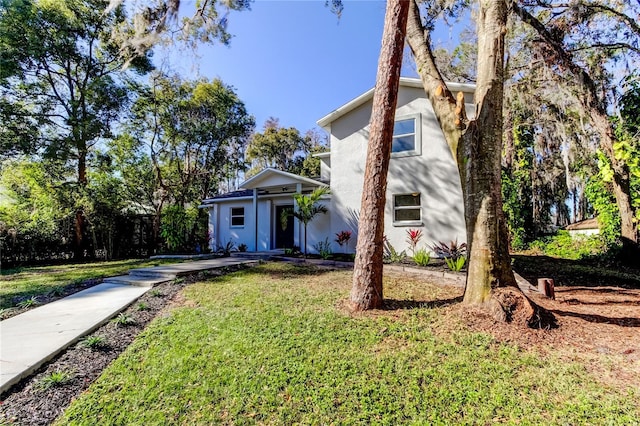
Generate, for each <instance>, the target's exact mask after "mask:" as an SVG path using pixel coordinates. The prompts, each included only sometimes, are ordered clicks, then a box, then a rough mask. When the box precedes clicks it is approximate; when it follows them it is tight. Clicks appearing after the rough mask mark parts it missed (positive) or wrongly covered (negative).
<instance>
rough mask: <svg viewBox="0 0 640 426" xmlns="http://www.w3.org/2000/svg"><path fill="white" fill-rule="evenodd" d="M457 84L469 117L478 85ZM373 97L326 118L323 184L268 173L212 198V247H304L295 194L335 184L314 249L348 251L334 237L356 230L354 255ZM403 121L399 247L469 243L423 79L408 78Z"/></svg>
mask: <svg viewBox="0 0 640 426" xmlns="http://www.w3.org/2000/svg"><path fill="white" fill-rule="evenodd" d="M449 87H450V89H451V90H452V91H454V92H460V91H461V92H463V93H464V94H465V100H466V109H467V114H468V115H470V116H472V115H473V104H472V98H473V90H474V86H473V85H469V84H460V83H450V84H449ZM372 99H373V89H371V90H369V91H367V92H366V93H364V94H362V95H360V96H358V97H357V98H355V99H353V100H351V101H350V102H348V103H346V104H345V105H343V106H341V107H340V108H338V109H336V110H335V111H333V112H331V113H329V114H327V115H326V116H325V117H323V118H321V119H320V120H318V125H319V126H321V127H322V128H324V129H325V130H326V131H327V132H328V133H329V134H330V146H331V149H330V151H329V152H326V153H322V154H317V157H319V159H320V161H321V176H320V177H319V178H318V179H309V178H306V177H302V176H297V175H294V174H291V173H287V172H283V171H279V170H274V169H265V170H263V171H262V172H260V173H258V174H257V175H255V176H253V177H252V178H250V179H248V180H247V181H245V182H244V183H242V184H241V186H240V188H241V190H239V191H234V192H231V193H227V194H222V195H218V196H215V197H213V198H209V199H206V200H204V201H203V203H202V205H201V207H202V208H206V209H208V210H209V231H210V235H211V244H212V247H216V246H218V245H224V244H226V243H227V242H228V241H229V240H232V241H233V242H235V243H236V244H241V243H243V244H246V245H247V247H248V250H249V251H265V250H273V249H277V248H282V247H291V246H293V245H296V246H299V247H300V246H301V242H303V241H304V229H303V227H302V225H301V224H300V223H298V221H297V219H294V218H292V217H289V218H288V219H287V221H285V222H284V223H283V221H282V220H281V219H282V212H283V210H285V209H288V208H294V199H293V194H294V193H296V192H298V193H308V192H311V191H312V190H313V189H315V188H317V187H319V186H322V185H328V186H329V187H330V189H331V194H330V195H328V196H327V197H325V198H324V199H323V200H322V202H323V203H324V204H325V205H326V206H327V208H328V213H327V214H325V215H322V214H321V215H319V216H317V217H316V218H315V219H314V220H313V221H311V222H310V223H309V225H308V229H307V232H308V237H307V240H308V250H309V251H310V252H313V251H314V249H313V245H315V244H317V243H318V242H320V241H324V240H325V238H327V239H328V241H329V242H331V243H332V249H333V251H334V252H337V251H340V250H345V247H343V248H340V247H339V246H338V244H337V243H336V242H335V241H334V240H335V238H336V233H339V232H340V231H343V230H350V231H352V233H353V237H352V239H351V241H350V242H349V247H347V248H346V250H347V251H349V252H353V251H354V249H355V245H356V238H357V223H358V212H359V210H360V202H361V199H360V197H361V192H362V185H363V175H364V168H365V158H366V149H367V142H368V138H369V120H370V117H371V107H372ZM395 120H396V124H395V130H394V138H393V145H392V154H391V163H390V166H389V175H388V185H387V193H386V199H387V200H386V210H385V235H386V236H387V239H388V240H389V242H390V243H391V244H392V245H393V246H394V247H395V248H396V249H397V250H404V249H406V248H407V246H408V244H407V242H406V238H407V230H408V229H421V230H422V233H423V238H422V240H421V243H420V246H422V245H425V246H426V245H430V244H433V243H435V242H438V241H445V242H449V241H451V240H456V239H457V240H458V242H464V241H466V232H465V222H464V209H463V202H462V190H461V186H460V178H459V175H458V171H457V167H456V164H455V161H454V159H453V157H452V155H451V151H450V150H449V147H448V145H447V143H446V141H445V139H444V135H443V134H442V131H441V129H440V126H439V124H438V122H437V120H436V117H435V114H434V112H433V109H432V107H431V103H430V102H429V100H428V99H427V98H426V96H425V94H424V90H423V88H422V83H421V82H420V80H418V79H414V78H404V77H403V78H401V79H400V87H399V92H398V104H397V109H396V117H395Z"/></svg>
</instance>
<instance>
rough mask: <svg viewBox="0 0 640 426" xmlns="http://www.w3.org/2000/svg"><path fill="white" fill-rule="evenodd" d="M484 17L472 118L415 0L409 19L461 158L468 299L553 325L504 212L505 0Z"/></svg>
mask: <svg viewBox="0 0 640 426" xmlns="http://www.w3.org/2000/svg"><path fill="white" fill-rule="evenodd" d="M477 21H478V81H477V85H476V91H475V103H476V118H475V119H474V120H471V121H470V120H468V119H467V117H466V115H465V110H464V96H463V94H462V93H459V94H458V95H457V97H455V98H454V96H453V95H452V94H451V92H450V91H449V90H448V89H447V87H446V85H445V82H444V80H443V79H442V76H441V74H440V72H439V70H438V68H437V66H436V64H435V60H434V57H433V53H432V52H431V46H430V34H429V32H428V30H425V28H424V26H423V25H422V20H421V17H420V11H419V8H418V5H417V2H416V1H415V0H414V1H413V2H412V7H411V9H410V12H409V23H408V25H407V40H408V42H409V45H410V47H411V50H412V52H413V55H414V58H415V61H416V65H417V69H418V73H419V75H420V78H421V79H422V83H423V86H424V89H425V92H426V94H427V97H428V98H429V100H430V101H431V104H432V105H433V109H434V111H435V113H436V117H437V119H438V122H439V124H440V127H441V128H442V131H443V134H444V137H445V139H446V141H447V143H448V145H449V148H450V150H451V152H452V154H453V156H454V158H455V159H456V160H457V164H458V170H459V173H460V179H461V182H462V190H463V197H464V204H465V220H466V225H467V241H468V246H469V267H468V274H467V283H466V288H465V295H464V303H466V304H481V305H482V306H484V307H485V308H486V309H487V310H488V311H490V312H491V313H492V314H493V315H494V316H495V317H497V318H499V319H502V320H507V321H519V322H521V323H522V324H526V325H528V326H530V327H547V326H554V323H555V320H554V318H553V316H552V315H550V314H548V313H546V312H545V311H544V310H542V309H540V308H539V307H538V306H536V305H535V304H534V303H533V302H531V301H530V300H529V299H528V298H527V297H526V296H525V295H524V294H523V293H522V292H521V291H520V290H519V289H518V287H517V285H516V281H515V278H514V275H513V271H512V269H511V258H510V257H509V250H508V241H509V239H508V232H507V226H506V222H505V219H504V214H503V212H502V195H501V179H500V166H501V164H500V161H501V159H500V156H501V150H502V135H503V126H502V125H503V123H502V103H503V66H504V34H505V32H506V21H507V4H506V1H505V0H499V1H498V0H482V1H480V7H479V13H478V18H477Z"/></svg>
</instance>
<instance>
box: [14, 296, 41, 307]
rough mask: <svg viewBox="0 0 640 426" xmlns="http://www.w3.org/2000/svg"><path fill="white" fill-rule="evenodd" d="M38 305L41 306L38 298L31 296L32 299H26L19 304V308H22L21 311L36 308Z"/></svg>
mask: <svg viewBox="0 0 640 426" xmlns="http://www.w3.org/2000/svg"><path fill="white" fill-rule="evenodd" d="M38 305H39V302H38V297H37V296H31V297H30V298H28V299H25V300H23V301H21V302H19V303H18V304H17V306H18V308H21V309H26V308H33V307H34V306H38Z"/></svg>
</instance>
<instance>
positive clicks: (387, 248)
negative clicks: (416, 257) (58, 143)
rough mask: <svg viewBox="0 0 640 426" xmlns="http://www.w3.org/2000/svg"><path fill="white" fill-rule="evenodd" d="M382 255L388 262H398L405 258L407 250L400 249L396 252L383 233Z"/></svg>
mask: <svg viewBox="0 0 640 426" xmlns="http://www.w3.org/2000/svg"><path fill="white" fill-rule="evenodd" d="M383 244H384V255H383V259H384V260H385V261H386V262H389V263H400V262H402V261H404V260H405V259H406V258H407V252H406V251H404V250H402V251H401V252H399V253H398V251H397V250H396V249H395V248H394V247H393V246H392V245H391V243H390V242H389V240H388V239H387V236H386V235H385V237H384V240H383Z"/></svg>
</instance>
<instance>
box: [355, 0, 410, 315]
mask: <svg viewBox="0 0 640 426" xmlns="http://www.w3.org/2000/svg"><path fill="white" fill-rule="evenodd" d="M410 4H411V2H410V1H409V0H389V1H388V2H387V11H386V15H385V21H384V30H383V34H382V48H381V50H380V59H379V61H378V74H377V77H376V87H375V91H374V95H373V107H372V111H371V124H370V133H369V145H368V149H367V162H366V166H365V174H364V185H363V188H362V202H361V206H360V219H359V221H358V230H359V232H358V234H359V235H358V244H357V247H356V258H355V264H354V269H353V286H352V288H351V299H350V301H351V308H352V309H353V310H357V311H361V310H366V309H375V308H380V307H382V302H383V292H382V256H383V251H382V250H383V249H382V247H383V245H382V240H383V234H384V206H385V202H386V192H387V172H388V170H389V161H390V159H391V142H392V139H393V127H394V119H395V110H396V104H397V101H398V86H399V83H400V69H401V67H402V53H403V49H404V38H405V33H406V28H407V14H408V10H409V6H410Z"/></svg>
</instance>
